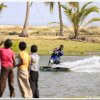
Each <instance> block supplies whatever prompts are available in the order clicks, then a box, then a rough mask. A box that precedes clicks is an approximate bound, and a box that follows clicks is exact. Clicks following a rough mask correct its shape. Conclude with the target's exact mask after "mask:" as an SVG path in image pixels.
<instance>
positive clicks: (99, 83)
mask: <svg viewBox="0 0 100 100" xmlns="http://www.w3.org/2000/svg"><path fill="white" fill-rule="evenodd" d="M87 58H89V57H79V56H67V57H66V56H64V57H62V61H63V62H65V61H67V62H72V61H77V60H84V59H87ZM48 59H49V57H48V56H42V57H40V65H41V66H42V65H47V64H48ZM14 74H15V92H16V98H20V97H21V95H20V92H19V88H18V85H17V78H16V76H17V72H16V69H14ZM39 91H40V97H41V98H68V97H71V98H76V97H79V98H80V97H81V98H84V97H100V73H97V72H93V73H88V72H79V71H78V72H73V71H72V72H39ZM3 97H4V98H5V97H6V98H7V97H9V90H8V86H7V88H6V90H5V92H4V95H3Z"/></svg>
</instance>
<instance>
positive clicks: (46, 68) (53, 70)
mask: <svg viewBox="0 0 100 100" xmlns="http://www.w3.org/2000/svg"><path fill="white" fill-rule="evenodd" d="M39 69H40V71H42V72H69V71H70V69H69V68H61V67H55V68H52V67H48V66H41V67H40V68H39Z"/></svg>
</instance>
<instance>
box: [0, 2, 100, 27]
mask: <svg viewBox="0 0 100 100" xmlns="http://www.w3.org/2000/svg"><path fill="white" fill-rule="evenodd" d="M83 3H84V2H83ZM83 3H82V2H81V3H80V4H81V5H82V4H83ZM5 4H6V5H7V6H8V7H7V8H5V9H4V10H3V11H2V13H1V14H0V25H23V23H24V18H25V11H26V3H25V2H6V3H5ZM91 5H96V6H98V7H99V6H100V2H94V3H92V4H91ZM99 8H100V7H99ZM62 15H63V22H64V24H66V25H68V26H71V24H70V22H69V20H68V19H67V17H66V16H65V14H64V13H62ZM92 17H100V13H99V14H96V13H92V14H91V15H90V16H88V17H87V19H86V20H85V22H86V21H87V20H89V19H90V18H92ZM49 22H59V16H58V6H57V3H56V4H55V7H54V12H53V13H52V14H51V13H50V10H49V7H47V6H45V4H44V3H43V2H35V3H33V5H32V7H31V10H30V18H29V24H30V25H36V26H38V25H40V26H44V25H48V23H49ZM92 25H97V26H99V25H100V22H95V23H93V24H92Z"/></svg>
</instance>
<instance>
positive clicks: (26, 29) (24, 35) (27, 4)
mask: <svg viewBox="0 0 100 100" xmlns="http://www.w3.org/2000/svg"><path fill="white" fill-rule="evenodd" d="M29 13H30V2H27V3H26V17H25V22H24V26H23V30H22V32H21V34H20V35H19V36H20V37H28V21H29Z"/></svg>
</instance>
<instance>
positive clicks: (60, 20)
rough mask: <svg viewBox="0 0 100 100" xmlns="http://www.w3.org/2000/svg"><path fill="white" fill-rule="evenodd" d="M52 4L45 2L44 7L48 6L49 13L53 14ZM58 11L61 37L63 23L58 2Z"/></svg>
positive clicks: (61, 34)
mask: <svg viewBox="0 0 100 100" xmlns="http://www.w3.org/2000/svg"><path fill="white" fill-rule="evenodd" d="M54 4H55V3H54V2H46V5H48V6H49V8H50V12H51V13H52V12H53V9H54ZM58 11H59V23H60V33H59V35H60V36H63V22H62V12H61V4H60V2H58Z"/></svg>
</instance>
